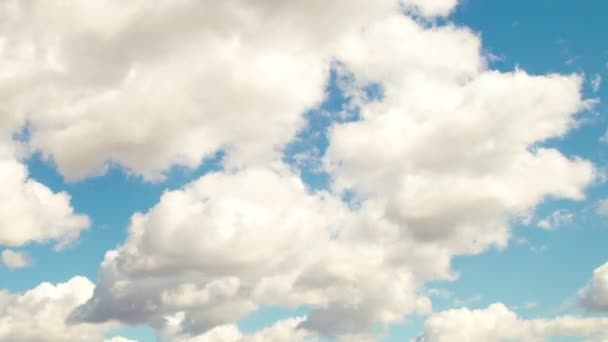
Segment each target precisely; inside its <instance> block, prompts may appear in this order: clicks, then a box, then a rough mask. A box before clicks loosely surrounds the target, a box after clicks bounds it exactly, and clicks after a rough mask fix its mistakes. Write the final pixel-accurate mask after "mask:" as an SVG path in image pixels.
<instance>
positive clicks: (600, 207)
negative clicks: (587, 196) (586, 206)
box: [595, 199, 608, 216]
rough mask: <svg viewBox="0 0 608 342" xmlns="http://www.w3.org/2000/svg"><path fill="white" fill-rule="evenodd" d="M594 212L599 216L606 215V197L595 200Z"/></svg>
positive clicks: (607, 206) (607, 213)
mask: <svg viewBox="0 0 608 342" xmlns="http://www.w3.org/2000/svg"><path fill="white" fill-rule="evenodd" d="M595 212H596V213H597V214H598V215H600V216H608V199H601V200H599V201H598V202H597V205H596V207H595Z"/></svg>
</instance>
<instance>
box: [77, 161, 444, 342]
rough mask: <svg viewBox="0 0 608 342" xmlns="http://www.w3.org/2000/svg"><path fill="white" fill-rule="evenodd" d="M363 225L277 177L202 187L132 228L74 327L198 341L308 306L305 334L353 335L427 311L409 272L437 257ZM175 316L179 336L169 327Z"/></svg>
mask: <svg viewBox="0 0 608 342" xmlns="http://www.w3.org/2000/svg"><path fill="white" fill-rule="evenodd" d="M361 221H362V219H361V218H359V213H353V212H351V211H350V210H349V209H347V208H346V207H345V206H344V204H342V203H341V202H340V201H339V200H337V199H335V198H334V197H333V196H332V195H331V194H329V193H315V194H312V193H309V192H308V191H307V190H306V188H305V186H304V184H303V183H302V182H301V180H300V179H299V178H298V177H297V176H294V175H292V174H291V173H290V172H289V171H286V170H283V169H282V168H281V167H277V168H276V169H275V170H270V169H249V170H244V171H240V172H236V173H233V174H225V173H213V174H208V175H205V176H203V177H202V178H201V179H199V180H197V181H196V182H194V183H192V184H190V185H188V186H187V187H186V188H185V189H183V190H176V191H171V192H167V193H165V194H164V195H163V196H162V198H161V200H160V202H159V203H158V204H157V205H156V206H155V207H154V208H152V209H151V210H150V211H149V212H148V213H145V214H144V213H140V214H136V215H134V216H133V218H132V222H131V227H130V230H129V237H128V239H127V241H126V242H125V244H124V245H123V246H121V247H120V248H119V249H117V250H114V251H111V252H108V254H107V255H106V258H105V260H104V262H103V264H102V266H101V273H100V282H99V284H98V287H97V288H96V290H95V295H94V297H93V298H92V299H91V300H90V301H89V302H88V303H87V304H85V305H83V306H82V307H80V308H79V309H78V310H76V311H75V312H74V314H73V315H72V320H74V321H88V322H103V321H107V320H110V319H120V320H121V321H123V322H125V323H142V322H147V323H150V324H152V325H153V326H154V327H156V328H157V329H158V330H159V331H163V330H167V329H168V328H169V327H173V329H174V330H175V329H177V331H178V332H179V333H180V334H189V335H193V336H196V335H199V334H201V333H203V332H205V331H207V330H209V329H213V328H214V327H217V326H222V325H226V324H231V323H234V322H236V321H237V320H238V319H239V318H241V317H243V316H244V315H245V314H247V313H250V312H252V311H254V310H256V309H257V308H258V307H259V306H260V305H278V306H287V307H297V306H300V305H309V306H310V307H311V308H312V310H311V312H310V314H309V316H308V318H307V319H306V320H305V321H303V322H302V323H301V324H300V325H301V327H302V328H306V329H309V330H312V331H316V332H321V333H323V334H325V335H336V334H347V335H349V334H350V335H353V334H359V333H367V332H370V331H372V330H373V328H374V327H376V326H378V324H380V325H381V326H386V325H388V324H390V323H395V322H399V321H401V320H402V318H403V316H404V315H405V314H407V313H410V312H413V311H416V310H418V311H428V310H429V306H430V304H429V302H428V299H426V298H424V297H420V296H418V295H417V290H418V286H419V283H418V282H417V281H416V280H415V277H414V276H413V274H414V269H415V268H414V267H412V268H411V269H407V268H406V267H404V265H405V264H406V263H412V264H413V263H419V264H421V265H420V266H418V267H420V268H423V267H424V265H425V264H430V263H436V262H437V261H436V259H437V258H438V257H437V255H433V254H432V253H429V252H431V251H427V250H426V249H425V248H417V247H416V246H415V245H413V244H412V245H409V246H408V245H406V244H405V243H391V242H390V237H388V236H378V235H377V234H378V232H377V231H376V229H384V232H385V233H391V232H392V234H393V236H394V234H395V233H396V228H395V227H382V226H381V225H380V223H378V226H370V225H364V224H362V223H361ZM357 225H358V226H357ZM382 239H386V240H384V241H383V240H382ZM176 246H179V248H176ZM399 249H406V250H408V252H406V253H402V254H401V255H399V254H398V250H399ZM427 254H428V255H427ZM401 262H403V264H402V263H401ZM379 288H382V289H383V291H378V289H379ZM175 315H177V316H178V317H181V318H180V319H179V324H178V325H177V326H176V325H175V324H172V323H171V322H173V321H174V320H170V319H167V317H173V316H175ZM176 327H177V328H176Z"/></svg>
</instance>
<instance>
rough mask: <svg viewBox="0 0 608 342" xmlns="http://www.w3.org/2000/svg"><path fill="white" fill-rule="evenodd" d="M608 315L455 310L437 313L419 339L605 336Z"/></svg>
mask: <svg viewBox="0 0 608 342" xmlns="http://www.w3.org/2000/svg"><path fill="white" fill-rule="evenodd" d="M606 329H608V318H592V317H589V318H582V317H577V316H563V317H557V318H553V319H530V320H526V319H523V318H520V317H518V316H517V314H516V313H515V312H513V311H511V310H509V309H508V308H507V307H506V306H505V305H504V304H502V303H496V304H492V305H490V306H489V307H488V308H486V309H478V310H470V309H467V308H462V309H452V310H447V311H442V312H438V313H434V314H433V315H431V316H430V317H429V318H428V319H427V321H426V323H425V326H424V332H423V333H422V334H421V335H420V336H419V337H418V338H416V342H448V341H463V342H464V341H466V342H485V341H498V342H507V341H522V342H542V341H546V340H547V339H548V338H550V337H578V338H598V339H599V338H601V336H602V334H603V333H604V332H605V331H606Z"/></svg>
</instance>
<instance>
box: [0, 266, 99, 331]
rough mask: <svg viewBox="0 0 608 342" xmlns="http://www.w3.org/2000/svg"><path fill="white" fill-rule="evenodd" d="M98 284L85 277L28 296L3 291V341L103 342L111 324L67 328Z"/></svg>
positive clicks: (0, 301) (0, 313)
mask: <svg viewBox="0 0 608 342" xmlns="http://www.w3.org/2000/svg"><path fill="white" fill-rule="evenodd" d="M93 288H94V285H93V283H91V282H90V281H89V280H88V279H86V278H83V277H74V278H72V279H70V280H69V281H67V282H65V283H60V284H56V285H53V284H49V283H42V284H40V285H38V286H37V287H35V288H33V289H31V290H29V291H27V292H25V293H10V292H7V291H0V341H2V342H13V341H20V342H38V341H49V342H64V341H74V342H91V341H102V340H103V337H102V336H103V333H104V332H105V331H106V330H108V329H109V328H110V327H111V325H108V324H101V325H97V324H80V325H66V323H65V320H66V318H67V316H68V314H69V313H70V311H71V310H73V309H74V308H75V307H77V306H78V305H80V304H82V303H84V302H85V301H86V300H88V299H89V298H90V297H91V295H92V294H93Z"/></svg>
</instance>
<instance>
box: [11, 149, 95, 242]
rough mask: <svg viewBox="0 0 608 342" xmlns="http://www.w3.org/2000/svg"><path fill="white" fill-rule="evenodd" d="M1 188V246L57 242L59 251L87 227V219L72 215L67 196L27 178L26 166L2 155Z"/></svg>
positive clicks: (72, 210) (72, 211)
mask: <svg viewBox="0 0 608 342" xmlns="http://www.w3.org/2000/svg"><path fill="white" fill-rule="evenodd" d="M0 184H2V187H3V188H2V192H1V193H0V245H4V246H13V247H17V246H22V245H25V244H28V243H31V242H46V241H56V242H57V244H56V248H62V247H64V246H65V245H67V244H69V243H72V242H73V241H74V240H76V239H77V238H78V236H79V234H80V232H81V231H82V230H84V229H86V228H88V227H89V225H90V223H89V219H88V217H86V216H84V215H79V214H76V213H74V209H73V208H72V206H71V205H70V196H69V195H68V194H67V193H65V192H58V193H56V192H53V191H52V190H50V189H49V188H47V187H46V186H44V185H43V184H41V183H39V182H37V181H35V180H33V179H31V178H29V176H28V172H27V169H26V166H25V165H23V164H22V163H20V162H19V161H17V160H16V159H14V158H12V157H4V156H3V155H1V154H0Z"/></svg>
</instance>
